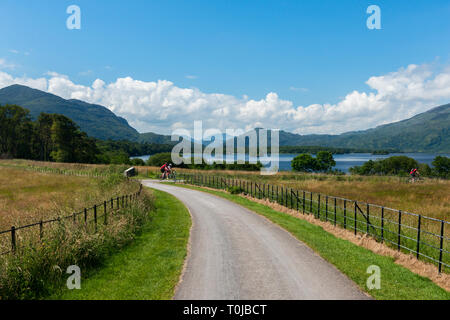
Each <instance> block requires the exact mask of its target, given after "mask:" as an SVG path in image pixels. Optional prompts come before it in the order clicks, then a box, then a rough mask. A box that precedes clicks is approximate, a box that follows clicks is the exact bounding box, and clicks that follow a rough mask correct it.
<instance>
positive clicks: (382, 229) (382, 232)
mask: <svg viewBox="0 0 450 320" xmlns="http://www.w3.org/2000/svg"><path fill="white" fill-rule="evenodd" d="M383 241H384V207H381V242H383Z"/></svg>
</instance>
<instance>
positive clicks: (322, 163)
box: [316, 151, 336, 172]
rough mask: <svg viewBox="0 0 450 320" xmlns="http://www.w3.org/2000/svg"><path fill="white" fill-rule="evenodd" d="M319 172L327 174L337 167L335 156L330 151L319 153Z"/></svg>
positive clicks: (317, 158)
mask: <svg viewBox="0 0 450 320" xmlns="http://www.w3.org/2000/svg"><path fill="white" fill-rule="evenodd" d="M316 162H317V170H319V171H323V172H327V171H330V170H331V169H332V168H333V167H334V166H335V165H336V161H334V159H333V154H332V153H331V152H330V151H319V152H318V153H317V156H316Z"/></svg>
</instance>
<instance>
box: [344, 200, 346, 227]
mask: <svg viewBox="0 0 450 320" xmlns="http://www.w3.org/2000/svg"><path fill="white" fill-rule="evenodd" d="M344 229H347V200H345V199H344Z"/></svg>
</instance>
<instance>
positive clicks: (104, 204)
mask: <svg viewBox="0 0 450 320" xmlns="http://www.w3.org/2000/svg"><path fill="white" fill-rule="evenodd" d="M103 211H104V214H105V222H104V223H105V225H106V224H108V212H107V210H106V201H105V202H104V203H103Z"/></svg>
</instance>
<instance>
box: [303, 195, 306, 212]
mask: <svg viewBox="0 0 450 320" xmlns="http://www.w3.org/2000/svg"><path fill="white" fill-rule="evenodd" d="M305 199H306V196H305V191H303V214H305Z"/></svg>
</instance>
